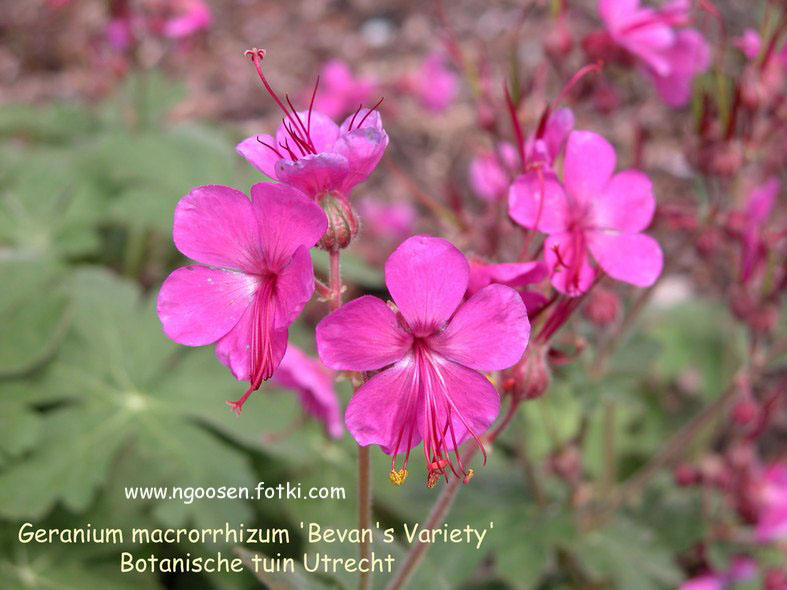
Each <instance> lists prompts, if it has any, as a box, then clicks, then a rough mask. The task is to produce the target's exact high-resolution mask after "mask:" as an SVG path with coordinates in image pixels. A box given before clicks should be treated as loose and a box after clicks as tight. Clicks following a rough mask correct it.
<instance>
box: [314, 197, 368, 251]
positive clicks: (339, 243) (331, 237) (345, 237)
mask: <svg viewBox="0 0 787 590" xmlns="http://www.w3.org/2000/svg"><path fill="white" fill-rule="evenodd" d="M317 202H318V204H319V205H320V207H321V208H322V210H323V212H325V216H326V217H327V218H328V229H326V230H325V234H324V235H323V237H322V239H321V240H320V248H322V249H323V250H329V251H330V250H339V249H342V248H346V247H347V246H349V245H350V242H351V241H352V239H353V238H354V237H355V236H356V235H357V234H358V218H357V217H356V216H355V212H354V211H353V210H352V207H350V202H349V201H348V200H347V197H345V196H344V195H343V194H341V193H339V192H335V191H331V192H328V193H324V194H322V195H320V196H319V197H318V199H317Z"/></svg>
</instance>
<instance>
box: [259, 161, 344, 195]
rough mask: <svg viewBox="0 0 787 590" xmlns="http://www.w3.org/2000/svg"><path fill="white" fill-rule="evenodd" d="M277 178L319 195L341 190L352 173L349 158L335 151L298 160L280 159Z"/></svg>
mask: <svg viewBox="0 0 787 590" xmlns="http://www.w3.org/2000/svg"><path fill="white" fill-rule="evenodd" d="M275 170H276V178H278V179H279V180H280V181H281V182H283V183H285V184H289V185H291V186H294V187H295V188H297V189H300V190H302V191H303V192H304V193H306V194H307V195H309V196H312V197H314V196H317V195H320V194H322V193H325V192H329V191H332V190H339V189H340V187H341V186H342V184H343V183H344V181H345V179H346V178H347V175H348V174H349V173H350V167H349V162H348V161H347V158H345V157H344V156H342V155H340V154H335V153H333V152H323V153H318V154H309V155H308V156H304V157H303V158H299V159H298V160H294V161H293V160H279V161H278V162H276V165H275Z"/></svg>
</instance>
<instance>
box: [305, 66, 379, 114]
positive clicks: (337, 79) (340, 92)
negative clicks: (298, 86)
mask: <svg viewBox="0 0 787 590" xmlns="http://www.w3.org/2000/svg"><path fill="white" fill-rule="evenodd" d="M375 94H377V84H376V83H375V82H374V80H372V79H370V78H362V77H356V76H354V75H353V73H352V70H351V69H350V66H348V65H347V64H346V63H345V62H343V61H340V60H338V59H332V60H330V61H327V62H325V63H324V64H323V66H322V70H321V71H320V91H319V92H318V93H317V95H316V96H315V98H314V109H315V110H316V111H318V112H320V113H323V114H325V115H327V116H329V117H332V118H336V117H341V116H342V115H346V114H347V113H351V112H354V111H355V110H356V109H357V108H358V105H361V104H364V103H368V102H369V101H370V100H371V99H372V97H373V96H374V95H375Z"/></svg>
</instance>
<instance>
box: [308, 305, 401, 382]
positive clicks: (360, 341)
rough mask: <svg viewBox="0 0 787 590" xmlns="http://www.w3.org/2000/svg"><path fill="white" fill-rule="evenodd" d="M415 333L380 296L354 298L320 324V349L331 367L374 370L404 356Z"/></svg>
mask: <svg viewBox="0 0 787 590" xmlns="http://www.w3.org/2000/svg"><path fill="white" fill-rule="evenodd" d="M412 342H413V337H412V336H411V335H410V334H408V333H406V332H405V331H404V330H403V329H402V328H401V327H400V326H399V323H398V321H397V319H396V316H395V315H394V313H393V312H392V311H391V310H390V309H389V307H388V306H387V305H386V304H385V303H383V301H381V300H380V299H378V298H377V297H372V296H371V295H366V296H364V297H360V298H358V299H354V300H353V301H350V302H349V303H347V304H345V305H343V306H341V307H340V308H339V309H338V310H336V311H335V312H333V313H331V314H330V315H328V316H326V317H325V318H323V319H322V320H321V321H320V323H319V324H317V350H318V351H319V353H320V358H321V359H322V361H323V362H324V363H325V364H326V365H327V366H329V367H331V368H332V369H338V370H346V371H372V370H375V369H380V368H382V367H385V366H386V365H390V364H392V363H395V362H397V361H399V360H401V359H402V357H404V355H405V353H406V352H407V351H408V350H409V349H410V346H411V345H412Z"/></svg>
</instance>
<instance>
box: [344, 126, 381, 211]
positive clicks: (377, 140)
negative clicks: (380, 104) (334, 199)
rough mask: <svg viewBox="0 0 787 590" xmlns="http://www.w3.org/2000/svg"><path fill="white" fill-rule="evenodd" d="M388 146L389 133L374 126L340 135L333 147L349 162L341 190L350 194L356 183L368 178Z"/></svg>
mask: <svg viewBox="0 0 787 590" xmlns="http://www.w3.org/2000/svg"><path fill="white" fill-rule="evenodd" d="M375 114H376V113H375ZM387 146H388V134H387V133H386V132H385V131H380V130H378V129H376V128H374V127H366V126H365V127H362V128H360V129H353V130H352V131H350V132H349V133H345V134H344V135H342V136H341V137H339V139H338V140H337V141H336V144H335V145H334V148H333V149H334V151H335V153H337V154H341V155H342V156H344V157H345V158H346V159H347V163H348V173H347V175H346V176H345V177H344V179H343V180H342V183H341V185H340V187H339V191H340V192H342V193H343V194H345V195H348V194H349V193H350V191H351V190H352V189H353V187H354V186H355V185H356V184H358V183H360V182H363V181H364V180H366V179H367V178H368V177H369V175H370V174H371V173H372V172H374V169H375V168H376V167H377V164H379V163H380V160H381V159H382V157H383V154H384V153H385V148H386V147H387Z"/></svg>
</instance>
